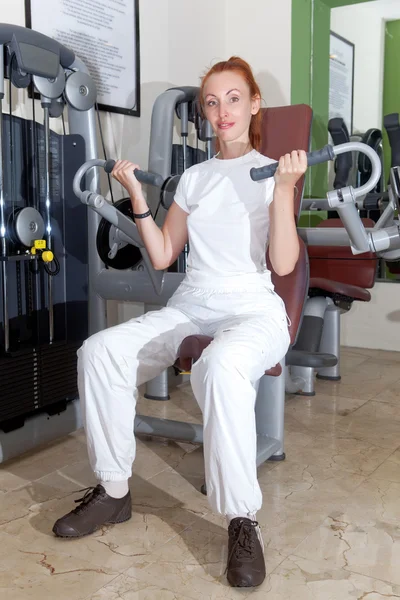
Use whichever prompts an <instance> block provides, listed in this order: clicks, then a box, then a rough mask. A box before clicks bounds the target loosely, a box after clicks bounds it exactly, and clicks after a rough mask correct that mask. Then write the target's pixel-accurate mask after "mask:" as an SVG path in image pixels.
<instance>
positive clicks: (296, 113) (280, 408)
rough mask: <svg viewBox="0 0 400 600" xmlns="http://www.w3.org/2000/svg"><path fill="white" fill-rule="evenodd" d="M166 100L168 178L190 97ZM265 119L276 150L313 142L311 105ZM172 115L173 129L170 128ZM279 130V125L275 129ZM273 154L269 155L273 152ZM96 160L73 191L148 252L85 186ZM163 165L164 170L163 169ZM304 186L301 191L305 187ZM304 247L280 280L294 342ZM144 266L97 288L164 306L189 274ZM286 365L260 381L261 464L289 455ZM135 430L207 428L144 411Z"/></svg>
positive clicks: (310, 358)
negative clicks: (176, 129) (179, 120)
mask: <svg viewBox="0 0 400 600" xmlns="http://www.w3.org/2000/svg"><path fill="white" fill-rule="evenodd" d="M161 99H164V102H162V101H161V100H160V97H159V98H158V99H157V100H156V102H155V105H154V109H153V118H152V121H153V123H154V122H155V123H156V125H154V126H153V127H156V130H154V129H153V127H152V131H151V136H152V142H154V144H155V141H156V135H158V136H159V137H160V142H159V144H158V145H157V148H158V151H157V154H156V158H157V160H158V161H159V167H160V171H157V166H156V165H155V162H154V160H153V155H152V150H151V145H150V159H149V169H150V170H151V171H153V172H160V174H161V175H162V176H163V177H166V171H167V165H168V164H169V162H170V152H171V144H166V142H165V138H167V140H168V139H169V140H171V138H172V135H171V132H172V127H173V120H172V116H173V113H174V110H175V107H174V103H176V102H178V101H179V100H183V99H187V96H186V98H185V96H184V95H183V93H182V91H181V90H176V91H172V90H168V91H167V92H166V93H165V95H162V97H161ZM166 101H168V104H169V107H170V108H169V111H162V114H163V121H162V122H163V127H162V128H160V127H158V119H157V118H155V115H157V113H158V111H159V108H160V106H164V103H165V102H166ZM263 117H264V124H265V131H266V133H268V135H267V136H266V137H267V139H268V141H269V144H270V149H271V152H272V149H273V148H275V151H276V152H278V151H279V148H280V146H281V145H282V144H283V145H284V146H285V147H286V148H292V147H293V146H295V147H299V145H304V144H306V145H308V143H309V133H310V127H311V119H312V111H311V109H310V108H309V107H308V106H305V105H300V106H294V107H283V108H271V109H268V111H264V113H263ZM168 118H169V127H170V129H169V127H168V121H167V119H168ZM288 123H292V124H293V123H297V124H298V123H302V127H301V128H299V127H288V126H287V125H288ZM304 124H306V127H304ZM307 124H308V127H307ZM284 125H285V127H284ZM275 128H277V131H276V133H275ZM283 131H285V135H282V132H283ZM163 147H166V148H165V149H166V156H165V164H164V163H163V162H161V157H162V153H161V152H162V148H163ZM271 152H270V153H269V154H270V155H271ZM279 155H280V154H279ZM92 164H93V162H92V163H88V164H87V165H83V166H82V168H81V170H80V172H79V173H78V174H77V176H76V177H75V181H74V189H75V190H76V192H77V194H78V196H79V198H80V199H81V201H82V202H84V203H85V204H88V205H89V206H91V207H92V208H93V209H94V210H95V211H97V212H98V213H99V214H101V215H102V216H103V217H105V218H106V219H109V220H110V222H112V223H113V224H118V227H119V228H120V229H121V231H123V234H124V235H126V236H127V238H126V239H128V236H129V237H130V240H131V243H134V244H136V245H137V246H138V247H139V248H140V251H141V252H143V247H142V244H141V242H140V240H138V239H137V237H138V236H137V230H136V226H135V224H134V223H133V222H132V221H131V220H129V219H128V218H127V217H126V216H124V215H121V214H119V213H118V211H117V210H116V209H115V207H114V206H112V205H110V204H108V203H106V202H105V200H104V199H103V198H102V197H101V196H99V195H98V194H95V193H90V192H86V191H81V190H80V184H79V179H80V178H81V177H82V175H83V174H84V172H85V169H87V168H91V165H92ZM97 165H98V166H99V167H101V166H103V167H104V165H105V161H98V162H97ZM164 167H165V168H164ZM163 168H164V172H162V169H163ZM299 189H300V193H301V188H299ZM157 192H158V189H157V188H155V187H153V188H149V189H148V195H150V193H153V194H154V193H157ZM301 246H302V249H303V251H302V254H301V259H300V260H299V262H298V265H297V267H296V270H295V272H293V274H292V275H291V276H288V277H286V278H280V283H281V285H282V286H283V287H282V293H284V291H285V290H286V292H285V298H288V303H289V302H290V306H289V305H288V307H287V309H288V311H289V314H290V318H291V319H292V326H291V335H292V339H293V340H294V339H295V337H296V334H297V331H298V327H299V324H300V321H301V316H302V310H303V304H304V300H305V297H306V294H307V290H308V266H307V262H308V261H307V254H306V252H305V251H304V244H303V243H302V242H301ZM145 269H146V271H138V270H128V271H121V270H111V269H102V270H101V271H100V272H99V273H98V274H97V277H96V282H95V286H96V290H97V292H98V293H99V294H100V295H101V296H102V297H105V298H110V299H111V298H114V299H115V298H117V299H119V300H136V301H141V302H145V303H146V304H147V305H156V306H160V305H163V304H165V303H166V301H167V300H168V298H169V297H170V295H171V294H172V293H173V292H174V291H175V290H176V289H177V287H178V285H179V284H180V282H181V281H182V279H183V277H184V274H183V273H171V272H164V273H161V278H160V279H157V276H160V273H159V272H155V273H156V276H155V274H154V273H152V267H151V265H150V264H148V263H147V264H146V265H145ZM289 299H290V300H289ZM182 347H183V346H182ZM293 355H294V356H295V358H296V361H297V362H300V364H301V360H306V364H312V365H313V366H315V367H321V366H323V365H331V364H335V363H336V357H334V356H324V355H321V354H316V353H303V354H302V355H300V353H293ZM284 365H285V361H284V359H283V361H282V365H278V366H277V367H276V368H275V369H274V370H273V371H272V372H271V375H274V376H270V375H266V376H265V377H263V378H262V379H261V381H260V383H259V389H258V399H257V407H256V419H257V430H258V434H259V435H258V457H257V463H258V464H261V463H262V462H264V461H265V460H266V459H268V458H270V457H274V458H273V459H274V460H282V459H283V458H284V447H283V437H284V436H283V433H284V432H283V429H284V427H283V425H284V402H285V372H284ZM282 367H283V368H282ZM166 383H167V384H168V381H166ZM163 385H164V381H161V382H160V381H157V382H155V383H154V386H153V388H152V391H153V392H154V397H156V398H157V399H163V397H166V396H167V394H168V387H167V385H166V386H165V387H163ZM147 390H148V388H147ZM135 432H136V433H143V434H147V435H154V436H161V437H166V438H170V439H177V440H183V441H185V440H186V441H191V442H201V441H202V427H201V426H200V425H193V424H189V423H180V422H176V421H171V420H166V419H157V418H154V417H146V416H141V415H137V417H136V420H135Z"/></svg>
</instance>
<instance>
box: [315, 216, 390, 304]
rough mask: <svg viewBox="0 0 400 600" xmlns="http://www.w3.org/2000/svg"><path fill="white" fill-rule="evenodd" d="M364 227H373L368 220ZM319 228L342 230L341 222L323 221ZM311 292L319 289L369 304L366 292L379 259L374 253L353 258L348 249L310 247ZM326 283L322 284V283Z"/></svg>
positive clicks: (372, 279)
mask: <svg viewBox="0 0 400 600" xmlns="http://www.w3.org/2000/svg"><path fill="white" fill-rule="evenodd" d="M362 221H363V224H364V226H365V227H374V225H375V223H374V221H372V220H371V219H367V218H365V219H362ZM318 227H321V228H323V227H343V224H342V222H341V220H340V219H326V220H324V221H321V223H319V224H318ZM308 256H309V260H310V289H317V288H318V289H320V290H325V291H327V292H329V294H334V293H337V294H339V295H343V296H347V297H349V298H353V299H354V300H361V301H363V302H368V301H369V300H370V299H371V295H370V293H369V292H367V291H366V290H367V289H371V288H373V287H374V284H375V276H376V270H377V265H378V259H377V257H376V255H375V254H374V253H373V252H365V253H364V254H360V255H357V256H355V255H353V254H352V252H351V250H350V248H347V247H337V246H309V247H308ZM324 282H325V283H324Z"/></svg>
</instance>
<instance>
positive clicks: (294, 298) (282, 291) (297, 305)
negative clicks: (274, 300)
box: [267, 238, 309, 344]
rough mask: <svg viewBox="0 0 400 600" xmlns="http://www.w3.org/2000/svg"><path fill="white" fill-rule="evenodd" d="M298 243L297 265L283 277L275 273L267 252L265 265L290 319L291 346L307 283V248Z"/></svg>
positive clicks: (303, 244)
mask: <svg viewBox="0 0 400 600" xmlns="http://www.w3.org/2000/svg"><path fill="white" fill-rule="evenodd" d="M299 243H300V255H299V259H298V261H297V264H296V266H295V268H294V270H293V271H292V272H291V273H289V275H285V276H284V277H282V276H279V275H277V274H276V273H275V271H274V270H273V268H272V265H271V261H270V260H269V253H268V252H267V264H268V268H269V269H270V271H271V275H272V283H273V284H274V286H275V291H276V293H277V294H278V295H279V296H280V297H281V298H282V300H283V301H284V303H285V306H286V312H287V315H288V317H289V319H290V325H289V333H290V343H291V344H294V343H295V341H296V337H297V332H298V329H299V325H300V321H301V317H302V314H303V307H304V303H305V301H306V298H307V294H308V283H309V267H308V254H307V248H306V245H305V243H304V242H303V240H302V239H301V238H299Z"/></svg>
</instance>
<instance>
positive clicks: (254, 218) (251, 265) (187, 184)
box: [174, 150, 275, 285]
mask: <svg viewBox="0 0 400 600" xmlns="http://www.w3.org/2000/svg"><path fill="white" fill-rule="evenodd" d="M273 162H275V161H274V160H272V159H270V158H267V157H265V156H263V155H262V154H260V153H259V152H257V150H252V151H251V152H249V153H248V154H245V155H244V156H241V157H239V158H233V159H228V160H221V159H218V158H215V157H214V158H211V159H210V160H207V161H206V162H203V163H200V164H197V165H194V166H193V167H190V168H189V169H187V170H186V171H185V172H184V173H183V175H182V177H181V179H180V182H179V185H178V188H177V190H176V194H175V197H174V200H175V202H176V203H177V204H178V206H180V207H181V208H182V209H183V210H184V211H185V212H187V213H189V216H188V218H187V227H188V234H189V248H190V251H189V256H188V260H187V278H189V279H192V280H195V279H196V278H198V277H199V278H204V277H210V278H213V279H215V278H216V277H217V278H223V277H225V278H227V277H233V276H243V275H249V274H256V273H259V274H266V275H267V274H269V271H268V269H267V265H266V259H265V254H266V248H267V244H268V233H269V209H268V207H269V205H270V203H271V202H272V199H273V192H274V184H275V181H274V178H273V177H271V178H269V179H265V180H263V181H259V182H256V181H253V180H252V179H251V177H250V169H251V168H252V167H261V166H264V165H266V164H270V163H273ZM271 285H272V284H271Z"/></svg>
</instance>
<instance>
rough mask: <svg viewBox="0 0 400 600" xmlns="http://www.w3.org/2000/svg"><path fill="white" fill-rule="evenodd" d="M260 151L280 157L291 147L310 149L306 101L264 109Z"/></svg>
mask: <svg viewBox="0 0 400 600" xmlns="http://www.w3.org/2000/svg"><path fill="white" fill-rule="evenodd" d="M262 112H263V120H262V141H261V150H260V152H261V154H264V155H265V156H268V157H269V158H274V159H275V160H279V158H280V157H281V156H283V155H284V154H288V153H290V152H292V151H293V150H305V151H306V152H308V151H309V149H310V139H311V125H312V117H313V113H312V109H311V107H310V106H308V105H307V104H295V105H293V106H274V107H272V108H263V109H262ZM303 188H304V177H302V178H301V179H300V181H299V182H298V183H297V189H298V194H297V196H296V200H295V209H294V210H295V214H296V220H297V218H298V216H299V213H300V206H301V200H302V198H303Z"/></svg>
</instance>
